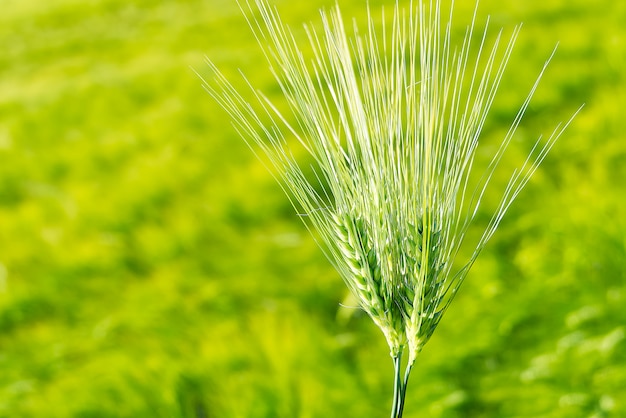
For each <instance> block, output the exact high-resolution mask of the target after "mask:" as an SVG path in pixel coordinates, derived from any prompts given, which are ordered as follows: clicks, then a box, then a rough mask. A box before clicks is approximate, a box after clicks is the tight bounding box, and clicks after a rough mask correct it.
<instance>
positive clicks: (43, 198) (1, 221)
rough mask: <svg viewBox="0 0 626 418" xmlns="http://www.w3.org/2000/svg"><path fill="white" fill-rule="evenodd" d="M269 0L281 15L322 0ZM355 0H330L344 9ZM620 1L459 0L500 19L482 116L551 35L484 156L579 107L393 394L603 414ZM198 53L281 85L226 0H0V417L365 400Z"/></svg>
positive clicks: (349, 327) (366, 334)
mask: <svg viewBox="0 0 626 418" xmlns="http://www.w3.org/2000/svg"><path fill="white" fill-rule="evenodd" d="M277 3H278V6H279V9H280V10H281V13H282V15H283V19H284V20H285V21H286V22H288V23H289V24H290V25H291V26H292V27H293V28H295V29H296V32H297V34H301V31H300V30H299V29H298V28H300V27H301V23H303V22H308V21H317V20H318V18H317V16H318V15H317V9H318V8H319V7H321V6H329V5H332V4H333V2H332V1H321V0H316V1H311V2H306V3H305V2H287V1H277ZM364 3H365V2H363V1H356V0H351V1H341V2H340V4H341V6H342V10H343V13H344V15H345V16H346V17H350V16H356V18H357V20H358V21H359V22H363V21H364V16H365V10H364ZM401 3H403V4H404V3H407V2H401ZM370 4H371V6H372V8H373V10H379V6H380V5H381V4H382V2H381V1H379V0H378V1H370ZM625 4H626V3H624V2H617V1H612V0H598V1H595V2H594V1H588V0H574V1H571V0H570V1H565V0H542V1H516V2H503V1H495V0H485V1H483V2H482V3H481V6H480V9H479V17H478V21H479V22H481V24H482V22H484V20H485V18H486V16H487V15H491V17H492V25H493V27H494V29H497V28H499V27H501V26H502V27H504V28H505V32H507V33H510V30H511V29H512V27H513V25H514V24H516V23H518V22H521V21H523V22H524V28H523V30H522V34H521V37H520V39H519V41H518V43H517V46H516V49H515V52H514V57H513V59H512V62H511V65H510V67H509V69H508V72H507V75H505V80H504V81H503V84H502V88H501V93H502V94H501V95H500V99H499V100H498V101H497V102H496V104H495V105H494V109H493V113H492V118H491V119H490V122H489V124H488V126H487V128H486V131H485V137H486V138H487V139H488V138H490V137H493V138H495V139H494V140H495V141H497V140H498V139H499V138H500V137H501V133H502V132H503V130H504V129H506V127H507V124H508V123H510V121H511V120H512V118H513V116H514V112H515V109H516V106H519V104H520V103H521V101H522V100H523V98H524V97H525V95H526V93H527V91H528V89H529V87H530V85H531V84H532V81H533V80H534V77H535V76H536V75H537V73H538V71H539V70H540V68H541V65H542V63H543V61H544V60H545V59H546V58H547V57H548V56H549V55H550V52H551V50H552V48H553V47H554V45H555V43H556V42H557V41H558V42H560V45H559V49H558V52H557V55H556V57H555V59H554V60H553V62H552V63H551V65H550V68H549V71H548V73H547V74H546V76H545V78H544V80H543V83H542V85H541V88H540V90H539V91H538V93H537V96H536V98H535V100H534V101H533V104H532V105H531V107H530V109H529V112H528V118H527V122H526V123H525V124H524V125H523V128H522V129H521V130H520V132H519V135H518V136H517V137H516V139H515V141H514V143H513V145H512V149H511V154H510V156H509V157H508V158H507V159H506V160H505V164H513V165H514V164H516V163H518V162H519V161H520V159H522V158H523V154H524V152H526V150H528V148H529V146H530V144H531V143H532V141H533V138H535V137H536V136H537V135H539V134H541V133H549V132H550V130H551V128H552V127H553V126H554V125H555V124H556V123H557V122H558V121H561V120H566V119H567V118H568V117H569V115H571V114H572V113H573V112H574V111H575V109H576V108H577V107H578V106H579V105H580V104H581V103H585V104H586V107H585V109H584V110H583V112H582V113H581V114H580V115H579V116H578V117H577V118H576V120H575V121H574V123H573V124H572V126H571V127H570V128H569V129H568V131H567V132H566V133H565V135H564V136H563V137H562V138H561V140H560V141H559V142H558V144H557V145H556V147H555V148H554V150H553V152H552V153H551V155H550V156H549V157H548V159H547V161H546V162H545V164H544V165H543V166H542V168H541V169H540V171H539V172H538V173H537V174H536V176H535V177H534V179H533V181H531V183H530V184H529V186H528V188H527V189H526V190H525V191H524V192H523V194H522V195H521V196H520V198H519V199H518V201H517V202H516V203H515V204H514V206H513V207H512V209H511V211H510V213H509V214H508V216H507V218H506V219H505V221H504V223H503V225H502V226H501V228H500V230H499V231H498V232H497V233H496V235H495V237H494V239H493V240H492V241H491V242H490V243H489V245H488V246H487V248H486V250H485V252H484V253H483V254H482V255H481V257H480V258H479V261H478V263H477V264H476V265H475V266H474V268H473V270H472V272H471V273H470V275H469V277H468V279H467V281H466V283H465V284H464V285H463V287H462V289H461V292H460V294H459V296H458V297H457V299H456V300H455V301H454V303H453V304H452V306H451V308H450V310H449V311H448V312H447V314H446V316H445V317H444V319H443V321H442V323H441V324H440V326H439V328H438V329H437V331H436V332H435V334H434V336H433V338H432V340H431V341H430V342H429V343H428V344H427V345H426V347H425V349H424V351H423V353H422V354H421V356H420V357H419V358H418V363H417V365H416V369H415V370H414V373H413V376H412V380H411V383H410V385H409V389H408V394H407V405H406V414H405V416H406V417H533V418H537V417H546V418H547V417H550V418H552V417H568V418H569V417H624V416H626V341H625V339H626V329H625V326H626V325H625V324H626V322H625V321H626V310H625V309H624V305H625V304H626V282H625V280H624V279H625V271H626V254H625V253H626V217H625V215H626V209H625V207H624V206H625V205H624V204H625V203H626V199H625V198H624V190H623V189H624V184H625V182H626V141H625V140H624V139H625V138H624V131H625V128H626V117H625V116H624V109H625V108H626V95H625V88H624V81H625V77H624V68H625V66H626V39H625V31H624V30H623V29H622V25H623V22H625V21H626V6H625ZM389 7H390V6H389ZM457 9H458V10H457V14H456V20H455V21H456V22H457V23H458V24H459V28H462V26H463V25H465V24H466V23H467V22H468V19H469V16H468V13H470V12H471V9H472V5H471V4H468V2H463V1H457ZM388 11H389V10H388ZM389 14H390V13H387V15H389ZM298 36H299V35H298ZM205 55H206V56H208V57H210V58H211V59H212V60H214V61H215V62H216V64H217V65H218V66H219V67H220V68H221V69H222V70H223V71H224V73H226V74H227V75H228V76H229V78H231V79H232V80H233V82H234V83H235V84H236V85H238V86H240V87H241V88H242V89H244V91H245V86H244V83H243V82H242V81H240V80H241V79H240V78H238V76H237V74H236V73H237V70H238V69H239V68H241V69H242V71H243V72H244V73H245V74H246V75H247V76H248V77H249V78H250V79H251V81H252V83H253V84H254V85H255V86H256V87H259V88H260V89H261V90H263V91H265V92H267V94H268V95H270V96H271V97H274V98H276V100H280V99H279V98H278V96H277V87H276V85H275V83H274V82H273V79H272V77H271V74H270V72H269V70H268V69H267V66H266V65H265V64H264V62H263V61H262V56H261V54H260V51H259V49H258V47H257V45H256V44H255V41H254V39H253V37H252V36H251V34H250V31H249V30H248V28H247V27H246V25H245V21H244V20H243V18H242V16H241V13H240V12H239V10H238V8H237V6H236V4H235V0H206V1H201V0H196V1H193V0H189V1H157V0H150V1H148V0H145V1H139V0H138V1H126V0H124V1H122V0H109V1H93V0H92V1H85V0H80V1H79V0H50V1H37V0H0V417H3V418H4V417H7V418H9V417H11V418H13V417H85V418H86V417H197V418H200V417H383V416H388V410H389V408H390V402H391V394H392V387H391V378H392V364H391V361H390V359H389V356H388V349H387V347H386V344H385V342H384V338H383V336H382V334H381V333H380V332H379V330H378V329H376V328H375V326H374V325H373V324H372V323H371V321H370V320H369V319H368V318H366V317H365V316H363V315H362V314H360V313H359V312H358V311H355V310H349V309H341V308H339V303H340V302H341V301H342V300H344V298H345V297H346V290H345V286H344V284H343V283H342V281H341V279H340V278H339V276H338V275H337V274H336V273H335V272H334V271H333V269H332V268H331V267H330V266H329V263H328V262H327V261H326V260H325V259H324V257H323V256H322V254H321V251H320V250H319V249H318V248H317V247H316V245H315V243H314V242H313V240H312V239H311V238H310V237H309V235H308V233H307V232H306V230H305V229H304V227H303V225H302V224H301V223H300V220H299V219H298V217H297V216H296V215H295V213H294V211H293V209H292V208H291V207H290V206H289V203H288V201H287V199H286V198H285V197H284V195H283V194H282V192H281V190H280V189H279V187H278V186H277V185H276V184H275V182H274V180H273V178H272V177H271V175H270V174H269V173H268V172H267V171H266V170H265V169H264V168H263V166H262V164H261V163H259V162H258V161H257V160H256V159H255V157H254V156H253V154H252V153H251V152H250V150H249V149H247V147H246V146H245V144H244V143H243V141H242V140H241V139H240V138H238V137H237V135H236V134H235V132H234V130H233V128H232V127H231V125H230V123H229V121H228V117H227V116H226V115H225V113H224V112H223V111H222V110H220V109H219V108H218V107H217V106H216V105H215V103H214V102H213V101H212V99H211V98H210V97H209V96H208V95H207V94H206V93H205V92H204V91H203V89H202V87H201V82H200V80H199V78H198V77H197V75H196V74H194V72H193V71H192V68H193V69H194V70H196V71H197V72H198V73H200V74H203V75H207V74H208V71H207V70H206V67H205V65H204V63H203V61H204V56H205ZM498 135H500V136H498ZM513 165H512V166H513ZM503 182H504V179H497V181H496V186H498V185H500V186H501V185H502V183H503ZM492 192H494V193H493V195H490V196H492V197H491V198H489V199H487V204H489V202H490V201H491V200H490V199H492V200H493V201H495V199H497V197H498V193H497V188H494V189H493V190H492Z"/></svg>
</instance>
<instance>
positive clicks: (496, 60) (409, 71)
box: [205, 0, 573, 417]
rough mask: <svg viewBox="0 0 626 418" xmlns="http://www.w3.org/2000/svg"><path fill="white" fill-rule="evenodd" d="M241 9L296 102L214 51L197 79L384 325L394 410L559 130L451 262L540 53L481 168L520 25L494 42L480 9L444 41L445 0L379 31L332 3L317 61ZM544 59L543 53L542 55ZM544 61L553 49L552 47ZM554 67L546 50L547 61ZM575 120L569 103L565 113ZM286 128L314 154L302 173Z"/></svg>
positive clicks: (318, 40)
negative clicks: (252, 84)
mask: <svg viewBox="0 0 626 418" xmlns="http://www.w3.org/2000/svg"><path fill="white" fill-rule="evenodd" d="M241 6H242V10H243V12H244V14H245V16H246V17H247V19H248V23H249V25H250V27H251V28H252V30H253V31H254V33H255V35H256V37H257V39H258V41H259V44H260V45H261V47H262V48H263V50H264V52H265V56H266V57H267V59H268V61H269V64H270V68H271V71H272V72H273V74H274V76H275V78H276V81H277V83H278V85H279V86H280V89H281V91H282V94H283V95H284V98H285V100H286V102H287V103H288V105H289V108H290V110H291V114H290V115H284V114H283V113H281V112H280V111H278V109H277V107H276V106H274V104H272V102H271V101H270V100H268V99H267V98H266V97H265V96H264V95H263V94H262V93H261V92H258V91H256V90H254V94H255V95H256V98H257V99H258V103H256V104H255V105H254V106H253V105H252V104H251V103H249V102H247V101H246V100H245V99H244V98H243V96H242V95H240V94H239V93H238V91H237V90H236V89H235V88H234V87H233V86H232V84H230V82H229V81H228V80H226V78H225V77H224V76H223V75H222V74H221V73H220V72H219V70H218V69H217V68H216V66H215V65H214V64H213V63H212V62H211V61H208V65H209V67H210V69H211V71H212V75H211V77H210V78H209V79H208V80H205V88H206V89H207V90H208V92H209V93H210V94H211V95H212V96H213V97H214V98H215V99H216V100H217V101H218V102H219V103H220V104H221V106H222V107H223V108H224V109H226V111H227V112H228V113H230V115H231V116H232V119H233V123H234V126H235V128H236V129H237V130H238V131H239V133H240V134H241V135H242V137H243V138H245V139H246V140H247V141H248V142H249V144H250V145H251V147H252V148H253V149H254V150H255V151H257V152H258V151H259V150H260V153H261V154H263V155H265V156H266V157H267V159H268V160H269V161H270V163H271V164H272V165H273V167H272V168H271V169H272V171H273V172H274V173H276V175H277V178H278V180H279V182H280V184H281V185H282V187H283V188H284V189H285V191H286V193H287V195H288V196H289V198H290V199H291V200H292V203H293V204H294V206H295V207H296V208H297V210H298V212H299V213H301V214H303V217H302V218H303V220H304V221H305V223H306V225H307V226H308V227H309V228H312V229H314V230H315V231H316V232H317V234H318V236H319V237H320V245H321V247H322V249H323V250H324V252H325V254H326V255H327V257H328V259H329V260H330V261H331V262H332V263H333V264H334V266H335V267H336V268H337V270H338V271H339V273H340V274H341V276H342V278H343V280H344V281H345V283H346V284H347V286H348V287H349V289H350V290H351V291H352V293H353V294H354V295H355V297H356V298H357V299H358V301H359V303H360V306H361V307H362V309H363V310H364V311H365V312H367V314H368V315H369V316H370V317H371V318H372V320H373V321H374V322H375V323H376V325H377V326H378V327H380V329H381V330H382V332H383V334H384V336H385V338H386V340H387V343H388V345H389V348H390V353H391V356H392V358H393V359H394V365H395V366H396V374H397V376H398V373H399V372H398V370H399V364H400V363H399V359H400V356H401V355H402V353H403V351H405V350H408V364H407V367H406V373H405V378H404V382H402V381H400V380H399V378H397V381H396V395H395V397H394V406H393V410H392V417H394V416H401V415H402V407H403V400H404V392H405V390H406V382H407V379H408V375H409V372H410V370H411V367H412V365H413V363H414V361H415V359H416V357H417V355H418V353H419V352H420V351H421V349H422V347H423V346H424V344H425V343H426V342H427V341H428V339H429V338H430V337H431V335H432V333H433V331H434V330H435V328H436V327H437V325H438V323H439V321H440V320H441V318H442V315H443V313H444V312H445V311H446V309H447V308H448V306H449V304H450V302H451V301H452V299H453V298H454V295H455V294H456V292H457V290H458V288H459V286H460V285H461V283H462V282H463V280H464V279H465V277H466V275H467V273H468V271H469V269H470V267H471V266H472V264H473V263H474V261H475V260H476V257H477V256H478V255H479V253H480V252H481V250H482V249H483V248H484V246H485V244H486V243H487V241H488V240H489V239H490V238H491V236H492V235H493V233H494V232H495V230H496V229H497V228H498V225H499V224H500V221H501V220H502V218H503V216H504V214H505V212H506V211H507V209H508V208H509V206H510V205H511V203H512V202H513V201H514V199H515V198H516V196H517V195H518V193H519V192H520V191H521V190H522V188H523V187H524V186H525V185H526V183H527V182H528V180H529V179H530V177H531V176H532V174H533V173H534V172H535V170H536V169H537V167H538V166H539V164H540V163H541V162H542V161H543V159H544V158H545V156H546V154H547V153H548V151H549V150H550V149H551V147H552V146H553V145H554V143H555V141H556V140H557V138H558V137H559V136H560V135H561V133H562V132H563V130H564V129H565V127H566V126H567V125H568V124H569V123H570V122H571V119H569V120H568V121H567V122H566V123H563V124H559V125H557V127H556V128H555V129H554V131H553V132H552V134H551V135H550V136H549V137H547V138H546V139H542V138H541V137H540V138H539V139H538V140H537V142H536V143H535V144H534V147H533V148H532V151H531V152H530V153H529V155H528V158H527V159H526V161H525V162H524V164H523V165H522V166H520V167H517V169H516V170H515V171H514V172H513V175H512V176H511V177H510V180H509V182H508V184H507V186H506V188H504V190H501V191H500V195H501V198H500V201H499V203H498V205H497V207H496V208H495V209H494V210H493V213H492V215H491V218H490V221H489V222H488V224H487V225H486V226H485V227H484V231H483V233H482V235H480V238H479V239H478V240H477V241H475V242H474V243H473V244H472V245H473V246H472V248H471V250H470V251H469V254H470V255H469V257H467V258H466V259H465V260H457V256H458V254H459V250H460V249H461V247H462V246H463V245H464V243H465V240H466V233H467V231H468V228H469V227H470V225H472V224H473V223H474V221H475V218H476V214H477V213H478V209H479V206H480V204H481V201H482V198H483V196H484V194H485V192H486V190H487V189H488V186H489V184H490V180H491V179H492V176H493V174H494V171H495V170H496V168H497V167H498V165H499V163H500V162H501V160H502V156H503V154H504V152H505V150H506V149H507V147H508V146H509V144H510V142H511V139H512V138H513V136H514V134H515V132H516V129H517V128H518V125H519V123H520V121H521V119H522V116H523V114H524V113H525V111H526V109H527V107H528V105H529V102H530V99H531V97H532V96H533V94H534V93H535V90H536V88H537V85H538V83H539V79H541V77H542V75H543V73H544V70H545V68H546V67H545V65H544V67H543V68H542V69H541V71H540V72H539V76H538V77H537V79H536V81H535V82H534V84H533V85H532V87H531V88H530V93H529V94H528V96H527V97H526V98H525V100H523V102H522V104H521V106H520V108H519V111H518V112H517V114H516V115H514V117H513V119H512V122H511V125H510V128H509V130H508V132H507V133H506V134H505V135H504V137H503V138H502V140H501V142H500V144H499V147H498V148H497V149H496V151H495V152H494V153H493V156H492V158H491V162H490V164H489V165H488V167H487V168H486V169H485V171H484V173H483V175H482V177H480V176H479V178H480V180H477V181H473V180H471V179H473V178H475V177H476V176H473V177H472V176H471V173H472V171H473V169H474V166H475V165H474V162H475V157H476V150H477V149H478V147H479V144H480V143H479V139H480V138H481V131H482V129H483V126H484V124H485V120H486V117H487V114H488V112H489V109H490V107H491V106H492V103H493V100H494V98H495V96H496V92H497V90H498V86H499V84H500V80H501V79H502V76H503V74H504V71H505V68H506V65H507V62H508V61H509V57H510V55H511V53H512V50H513V45H514V43H515V40H516V38H517V36H518V34H519V31H520V27H519V26H518V27H515V28H514V29H513V30H512V33H511V35H510V36H509V37H508V38H507V39H505V38H504V36H503V33H502V32H499V33H497V34H496V35H495V37H494V38H493V40H492V41H488V40H487V39H488V33H489V31H488V23H489V22H488V21H487V23H486V24H485V26H484V28H483V30H482V31H478V32H477V31H476V29H475V21H476V13H474V15H473V17H472V19H471V22H470V23H469V24H468V26H467V29H466V32H465V36H464V37H463V39H462V40H461V42H460V43H459V44H458V45H457V46H454V45H453V40H452V30H451V28H452V10H453V9H454V6H453V5H452V6H451V7H450V10H451V11H450V14H449V15H447V17H445V18H444V17H442V15H443V14H442V7H441V4H440V1H439V0H431V1H419V2H416V4H415V5H413V4H411V6H410V8H409V9H408V10H407V11H405V10H402V9H401V8H400V7H399V6H398V5H397V4H396V7H395V8H394V10H393V16H392V18H391V22H390V23H389V22H388V21H386V20H384V19H383V20H382V22H381V25H382V28H381V29H380V30H378V29H377V27H376V22H375V20H374V19H373V17H372V16H371V14H370V13H369V11H368V19H367V23H366V27H365V29H364V30H363V31H361V30H360V29H359V27H358V26H357V25H356V23H355V24H354V25H353V29H352V31H351V33H350V34H349V33H348V31H347V30H346V28H345V26H344V20H343V18H342V16H341V12H340V9H339V6H336V7H335V8H333V9H332V10H331V11H330V12H326V11H321V29H315V28H313V27H309V26H307V27H306V33H307V35H308V42H309V47H310V49H311V51H312V54H311V55H310V58H309V59H307V58H305V56H306V54H305V53H304V52H303V51H302V49H301V48H300V47H299V46H298V43H297V41H296V37H295V36H294V35H293V34H292V32H291V31H290V30H289V28H288V27H287V26H286V25H285V24H284V23H283V22H282V21H281V19H280V16H279V14H278V11H277V10H276V9H275V8H273V7H272V6H270V5H269V4H268V3H267V1H266V0H254V5H252V4H250V3H247V2H246V3H243V4H242V5H241ZM550 58H551V57H550ZM548 61H549V59H548ZM546 65H547V62H546ZM572 117H573V116H572ZM292 140H295V141H297V143H299V145H298V146H299V147H301V148H303V149H304V150H305V151H306V152H308V153H309V154H310V156H311V157H312V158H313V160H314V172H313V175H307V174H306V170H305V168H304V167H301V165H300V164H299V163H298V159H297V158H296V157H295V156H294V151H293V149H294V146H293V145H290V144H293V143H292Z"/></svg>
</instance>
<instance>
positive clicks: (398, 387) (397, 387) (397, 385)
mask: <svg viewBox="0 0 626 418" xmlns="http://www.w3.org/2000/svg"><path fill="white" fill-rule="evenodd" d="M401 360H402V352H400V353H398V355H396V356H395V357H393V370H394V379H393V404H392V405H391V418H399V417H401V416H402V413H400V415H398V408H400V399H399V397H400V394H401V393H402V379H401V378H400V370H401V368H400V363H401Z"/></svg>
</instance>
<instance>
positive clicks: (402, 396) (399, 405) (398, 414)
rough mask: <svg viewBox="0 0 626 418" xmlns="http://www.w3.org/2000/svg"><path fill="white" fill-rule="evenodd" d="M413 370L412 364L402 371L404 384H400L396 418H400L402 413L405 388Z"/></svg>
mask: <svg viewBox="0 0 626 418" xmlns="http://www.w3.org/2000/svg"><path fill="white" fill-rule="evenodd" d="M412 368H413V364H407V366H406V370H405V371H404V382H402V384H401V393H400V399H399V404H398V412H397V415H396V417H397V418H402V412H403V411H404V398H405V396H406V387H407V385H408V384H409V375H410V374H411V369H412Z"/></svg>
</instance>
